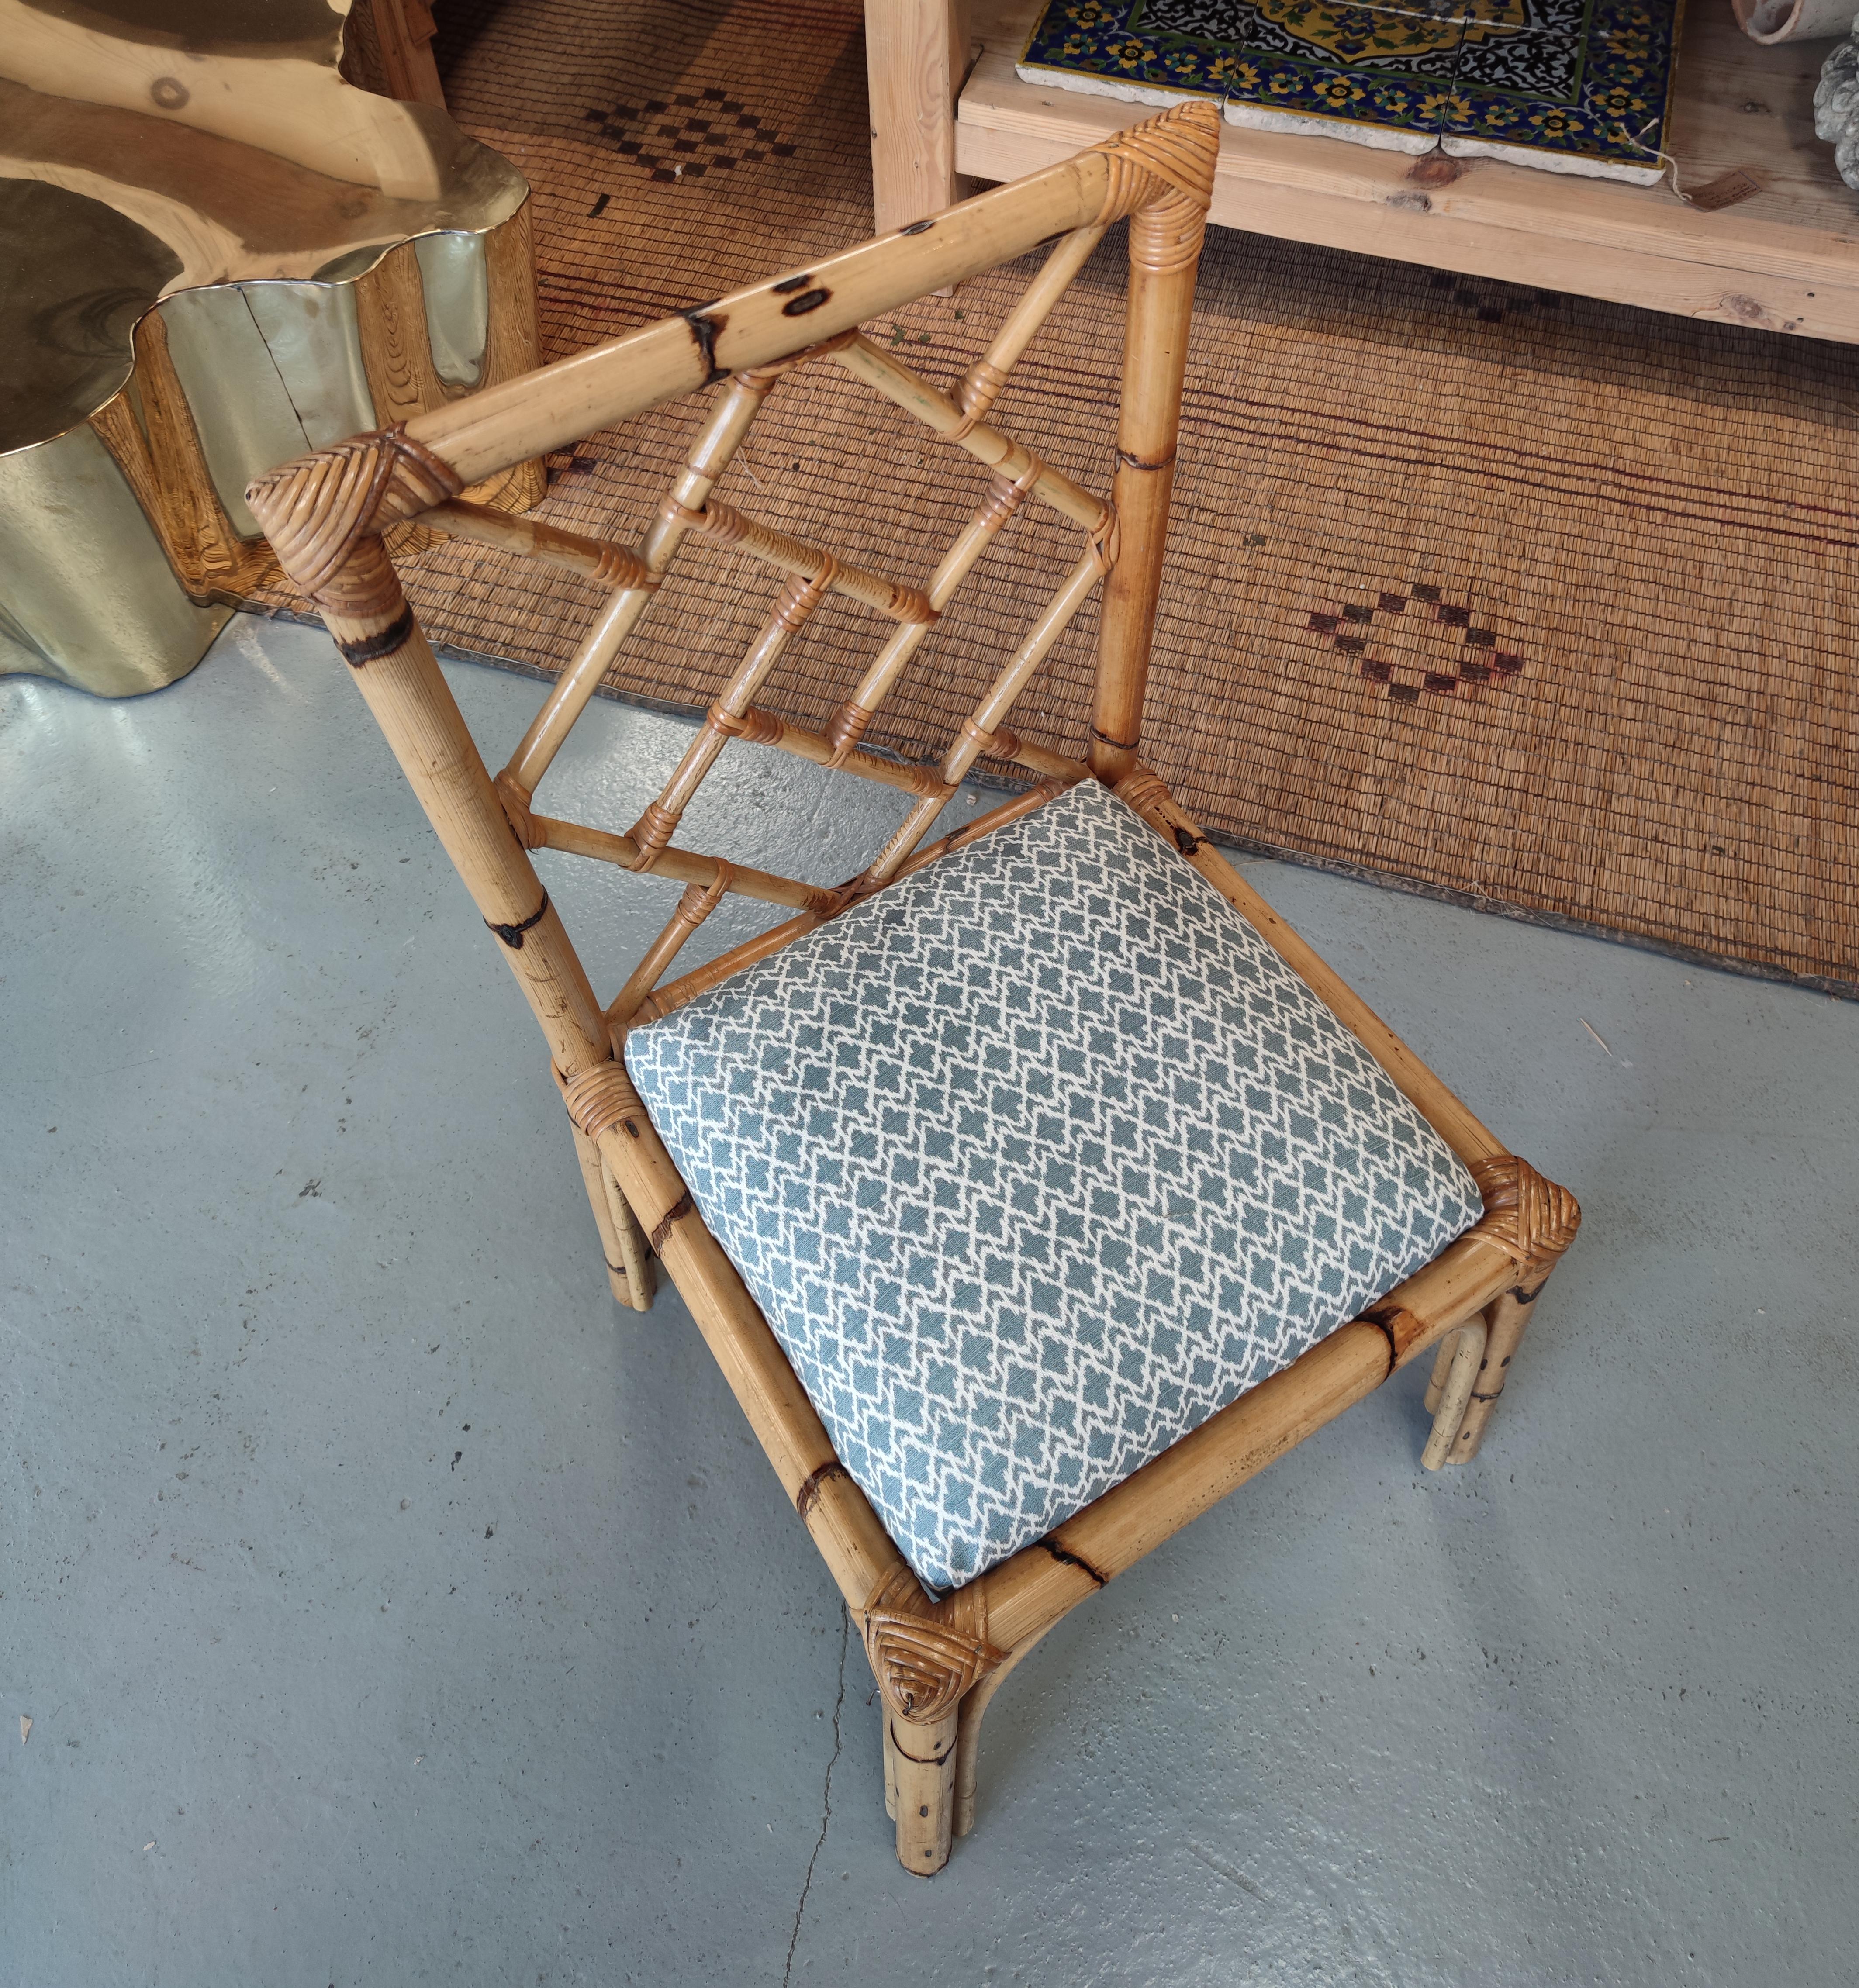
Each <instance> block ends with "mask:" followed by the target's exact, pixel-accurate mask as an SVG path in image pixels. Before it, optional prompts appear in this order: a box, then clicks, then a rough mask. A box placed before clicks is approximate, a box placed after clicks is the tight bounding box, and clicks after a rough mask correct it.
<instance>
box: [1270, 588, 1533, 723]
mask: <svg viewBox="0 0 1859 1988" xmlns="http://www.w3.org/2000/svg"><path fill="white" fill-rule="evenodd" d="M1487 618H1488V617H1484V616H1481V615H1480V614H1478V613H1477V612H1476V611H1475V610H1473V609H1472V608H1470V607H1466V606H1465V605H1463V604H1462V603H1460V602H1458V601H1451V600H1447V599H1445V598H1444V596H1443V595H1442V594H1441V591H1440V590H1439V588H1437V587H1428V586H1425V585H1419V586H1414V587H1397V588H1395V589H1393V590H1391V591H1390V590H1384V591H1383V592H1381V593H1377V594H1376V597H1375V598H1374V599H1373V600H1372V601H1369V602H1366V603H1365V602H1362V601H1349V602H1347V603H1345V604H1344V605H1343V607H1340V608H1338V609H1336V610H1335V611H1334V612H1328V611H1325V610H1315V611H1313V612H1312V614H1311V617H1310V619H1309V621H1308V622H1307V623H1306V624H1305V626H1306V627H1308V628H1309V630H1310V631H1311V632H1312V634H1316V635H1317V636H1319V637H1322V638H1323V639H1325V640H1326V641H1327V642H1328V643H1329V646H1330V647H1332V649H1333V650H1335V651H1336V654H1338V655H1339V656H1345V657H1347V658H1349V660H1350V661H1353V663H1354V664H1355V666H1356V674H1358V675H1359V676H1360V677H1361V678H1363V681H1365V682H1366V683H1370V684H1385V685H1387V695H1388V698H1389V700H1390V702H1393V703H1395V704H1417V703H1419V702H1420V699H1421V698H1422V697H1423V696H1427V697H1434V698H1440V697H1474V698H1475V697H1476V696H1477V695H1478V693H1479V692H1480V691H1483V690H1485V689H1486V688H1492V687H1501V686H1502V685H1505V684H1506V683H1509V681H1511V680H1512V678H1515V677H1519V676H1521V675H1522V674H1523V668H1524V661H1523V658H1522V656H1521V655H1519V654H1518V652H1517V650H1516V648H1515V645H1514V644H1513V643H1512V641H1511V638H1510V637H1508V636H1506V635H1504V634H1500V633H1499V631H1498V630H1497V629H1495V628H1492V627H1486V626H1485V620H1486V619H1487Z"/></svg>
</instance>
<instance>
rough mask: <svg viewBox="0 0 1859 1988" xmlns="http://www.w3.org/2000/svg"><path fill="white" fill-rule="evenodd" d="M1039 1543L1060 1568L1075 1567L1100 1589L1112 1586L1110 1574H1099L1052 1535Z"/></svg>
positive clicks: (1087, 1562)
mask: <svg viewBox="0 0 1859 1988" xmlns="http://www.w3.org/2000/svg"><path fill="white" fill-rule="evenodd" d="M1039 1543H1040V1544H1041V1546H1042V1547H1045V1550H1046V1551H1047V1552H1048V1553H1049V1554H1051V1556H1052V1557H1053V1559H1055V1560H1057V1561H1058V1564H1059V1565H1060V1566H1062V1567H1076V1568H1077V1569H1078V1572H1079V1573H1080V1574H1089V1576H1090V1577H1091V1578H1092V1580H1093V1581H1095V1582H1096V1583H1097V1584H1098V1586H1099V1587H1109V1585H1110V1577H1109V1574H1099V1572H1098V1570H1097V1569H1096V1568H1095V1567H1093V1566H1092V1564H1091V1563H1090V1562H1089V1560H1085V1559H1084V1558H1083V1557H1082V1556H1080V1555H1079V1554H1075V1553H1072V1552H1071V1551H1070V1550H1068V1548H1066V1547H1062V1546H1061V1545H1060V1544H1059V1543H1058V1540H1055V1539H1054V1538H1053V1537H1051V1534H1050V1533H1048V1535H1047V1536H1046V1537H1045V1538H1044V1539H1043V1540H1041V1541H1040V1542H1039Z"/></svg>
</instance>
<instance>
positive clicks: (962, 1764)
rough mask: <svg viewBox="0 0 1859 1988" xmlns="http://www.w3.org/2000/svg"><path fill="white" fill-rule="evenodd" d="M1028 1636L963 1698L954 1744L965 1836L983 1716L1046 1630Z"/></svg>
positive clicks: (959, 1829) (959, 1828)
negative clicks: (1002, 1686)
mask: <svg viewBox="0 0 1859 1988" xmlns="http://www.w3.org/2000/svg"><path fill="white" fill-rule="evenodd" d="M1045 1633H1046V1632H1045V1630H1044V1629H1041V1631H1040V1632H1039V1635H1038V1636H1029V1637H1028V1638H1027V1640H1026V1641H1024V1643H1022V1644H1021V1645H1020V1647H1019V1648H1018V1649H1017V1650H1015V1651H1014V1653H1013V1654H1012V1655H1011V1656H1010V1657H1009V1658H1007V1662H1005V1663H1004V1664H1002V1665H999V1666H998V1667H997V1668H995V1669H994V1670H991V1671H990V1672H988V1674H987V1676H986V1677H984V1679H982V1680H981V1682H980V1683H979V1684H977V1685H975V1686H974V1688H973V1689H971V1690H970V1692H969V1694H968V1696H967V1697H966V1698H965V1699H963V1701H962V1704H961V1710H960V1718H961V1729H960V1732H959V1733H958V1734H957V1738H956V1747H955V1833H956V1834H957V1836H966V1835H967V1834H968V1832H969V1831H970V1830H971V1829H973V1828H974V1826H975V1782H976V1778H977V1770H978V1769H979V1767H980V1759H981V1720H982V1718H983V1716H984V1714H985V1713H986V1712H987V1708H988V1706H989V1705H990V1703H991V1702H993V1699H994V1693H995V1692H997V1691H998V1690H999V1689H1001V1685H1002V1683H1003V1682H1004V1681H1005V1679H1006V1677H1007V1672H1009V1671H1011V1669H1012V1668H1014V1665H1016V1664H1017V1663H1018V1662H1019V1661H1020V1659H1021V1658H1022V1657H1024V1655H1026V1653H1027V1652H1028V1651H1029V1650H1031V1649H1032V1648H1034V1646H1035V1645H1037V1644H1038V1641H1039V1638H1040V1636H1043V1635H1045Z"/></svg>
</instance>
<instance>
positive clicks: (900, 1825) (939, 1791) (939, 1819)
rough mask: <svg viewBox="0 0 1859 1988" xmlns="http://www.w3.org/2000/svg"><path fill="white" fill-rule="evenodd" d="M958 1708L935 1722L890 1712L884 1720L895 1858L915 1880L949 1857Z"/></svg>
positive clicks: (952, 1818) (958, 1718)
mask: <svg viewBox="0 0 1859 1988" xmlns="http://www.w3.org/2000/svg"><path fill="white" fill-rule="evenodd" d="M958 1726H960V1712H950V1714H949V1715H948V1716H947V1717H946V1718H944V1719H937V1720H936V1722H935V1723H933V1725H921V1726H919V1725H918V1724H916V1723H915V1722H914V1721H913V1720H909V1719H899V1717H898V1716H897V1715H896V1712H889V1713H887V1714H886V1716H885V1768H886V1773H885V1780H886V1783H887V1784H888V1785H889V1787H890V1788H891V1789H892V1790H893V1793H892V1806H893V1810H894V1814H895V1815H896V1822H897V1861H898V1862H899V1863H900V1864H901V1865H902V1866H903V1867H904V1868H905V1869H906V1871H914V1872H915V1873H916V1875H917V1876H918V1877H919V1878H929V1877H933V1875H935V1874H936V1872H937V1871H940V1870H941V1868H943V1865H945V1864H946V1863H947V1862H948V1861H949V1846H950V1841H951V1839H952V1838H953V1834H954V1828H955V1753H956V1740H957V1729H958Z"/></svg>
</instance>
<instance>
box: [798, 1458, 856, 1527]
mask: <svg viewBox="0 0 1859 1988" xmlns="http://www.w3.org/2000/svg"><path fill="white" fill-rule="evenodd" d="M850 1476H852V1472H850V1471H849V1470H848V1469H846V1467H845V1465H844V1464H843V1463H841V1462H840V1461H839V1459H838V1457H836V1456H835V1457H834V1458H833V1459H831V1461H830V1462H826V1463H823V1464H821V1466H820V1467H819V1469H818V1470H814V1471H810V1472H808V1477H807V1481H806V1482H805V1483H804V1484H803V1485H802V1486H801V1488H800V1489H799V1490H797V1492H796V1493H794V1510H796V1511H797V1513H800V1515H801V1517H802V1518H803V1519H804V1518H805V1517H806V1516H807V1515H808V1513H809V1512H811V1510H813V1508H814V1506H816V1505H817V1504H818V1503H819V1502H820V1494H821V1492H823V1491H824V1490H825V1489H826V1487H827V1485H828V1483H830V1482H831V1479H834V1478H835V1477H850Z"/></svg>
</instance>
